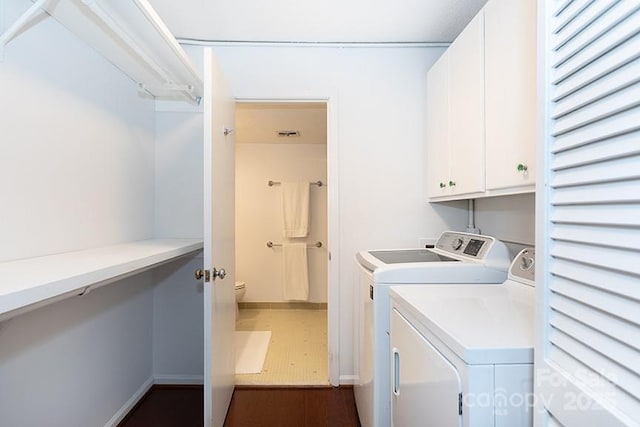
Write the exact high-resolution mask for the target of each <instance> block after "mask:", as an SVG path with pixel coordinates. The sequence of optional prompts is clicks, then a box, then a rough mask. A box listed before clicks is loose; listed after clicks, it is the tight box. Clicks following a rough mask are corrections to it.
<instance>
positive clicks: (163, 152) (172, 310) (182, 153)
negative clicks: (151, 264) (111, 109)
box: [153, 101, 204, 383]
mask: <svg viewBox="0 0 640 427" xmlns="http://www.w3.org/2000/svg"><path fill="white" fill-rule="evenodd" d="M156 105H157V107H158V109H159V110H162V109H163V108H164V109H166V110H172V109H176V108H182V107H183V106H181V105H180V104H175V103H171V102H161V101H158V102H157V103H156ZM193 110H194V111H191V112H185V111H157V112H156V147H155V182H156V190H155V209H154V229H155V235H156V236H157V237H168V238H171V237H192V238H200V239H201V238H202V236H203V219H202V218H203V217H202V213H203V206H204V205H203V197H202V196H203V179H204V177H203V171H204V169H203V147H204V145H203V138H204V136H203V132H204V130H203V122H202V113H201V112H200V111H198V109H193ZM198 268H202V253H200V254H198V255H197V256H195V257H190V258H186V259H184V260H178V261H175V262H173V263H170V264H168V265H166V266H162V267H160V268H157V269H156V270H155V271H154V279H155V282H156V283H157V284H156V286H155V287H154V288H153V302H154V304H153V374H154V377H155V379H156V382H158V383H176V382H177V383H202V381H203V372H204V371H203V370H204V359H203V357H204V329H203V328H204V300H203V290H202V284H201V282H199V281H196V280H195V279H194V277H193V272H194V271H195V270H196V269H198Z"/></svg>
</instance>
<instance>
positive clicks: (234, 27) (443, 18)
mask: <svg viewBox="0 0 640 427" xmlns="http://www.w3.org/2000/svg"><path fill="white" fill-rule="evenodd" d="M486 2H487V0H321V1H300V0H215V1H205V0H180V1H175V0H150V3H151V4H152V6H153V7H154V8H155V9H156V11H157V12H158V14H159V15H160V17H161V18H162V19H163V20H164V21H165V23H166V24H167V25H168V27H169V29H170V30H171V31H172V32H173V34H174V35H175V36H176V37H177V38H191V39H201V40H210V41H257V42H269V41H275V42H326V43H332V42H338V43H339V42H345V43H347V42H348V43H352V42H355V43H358V42H363V43H374V42H398V43H400V42H451V41H452V40H453V39H455V37H456V36H457V35H458V34H459V33H460V32H461V31H462V29H463V28H464V27H465V25H466V24H467V23H468V22H469V21H470V20H471V18H472V17H473V16H474V15H475V14H476V13H477V12H478V10H480V8H482V6H483V5H484V4H485V3H486Z"/></svg>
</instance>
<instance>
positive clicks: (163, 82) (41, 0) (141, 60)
mask: <svg viewBox="0 0 640 427" xmlns="http://www.w3.org/2000/svg"><path fill="white" fill-rule="evenodd" d="M32 1H34V4H33V6H32V7H31V8H30V9H29V10H28V11H26V12H25V13H24V15H23V16H21V17H20V18H19V19H18V20H17V21H16V22H15V23H13V25H11V26H10V27H9V28H8V29H7V30H6V31H5V33H3V34H0V50H1V49H2V48H3V47H4V46H5V45H6V44H8V43H9V42H10V41H11V39H12V38H13V37H14V36H15V35H16V34H17V33H18V32H19V31H20V30H22V29H24V28H28V27H27V25H28V24H29V23H30V22H31V21H32V20H33V19H34V17H35V16H36V15H37V14H39V13H42V10H44V11H46V12H47V13H48V14H49V15H51V16H52V17H53V18H55V19H56V20H57V21H58V22H60V23H61V24H62V25H63V26H65V27H67V29H69V30H70V31H71V32H72V33H74V34H75V35H76V36H78V37H79V38H80V39H82V40H83V41H85V42H86V43H87V44H88V45H90V46H91V47H93V48H94V49H95V50H96V51H98V52H99V53H100V54H102V55H103V56H104V57H105V58H106V59H107V60H108V61H109V62H111V63H112V64H113V65H115V66H116V67H117V68H119V69H120V70H121V71H122V72H123V73H124V74H126V75H127V76H129V77H130V78H131V79H132V80H133V81H135V82H136V83H138V85H139V86H140V88H141V90H143V91H145V92H147V93H149V94H150V95H152V96H154V97H157V98H163V99H182V100H185V101H188V102H190V103H192V104H199V103H200V99H201V98H202V96H203V93H204V84H203V81H202V76H201V75H200V73H199V72H198V71H197V69H196V68H195V66H194V65H193V63H192V62H191V60H190V59H189V57H188V56H187V54H186V53H185V51H184V50H183V49H182V47H181V46H180V45H179V44H178V42H177V41H176V39H175V37H174V36H173V34H172V33H171V31H169V29H168V28H167V26H166V25H165V24H164V22H163V21H162V19H160V17H159V16H158V14H157V13H156V12H155V10H154V9H153V8H152V7H151V5H150V3H149V2H148V0H128V1H108V0H64V1H51V0H32Z"/></svg>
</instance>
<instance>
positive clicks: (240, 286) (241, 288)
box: [235, 282, 247, 319]
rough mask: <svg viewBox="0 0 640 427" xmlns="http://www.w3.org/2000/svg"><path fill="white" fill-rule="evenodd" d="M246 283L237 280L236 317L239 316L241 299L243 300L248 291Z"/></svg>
mask: <svg viewBox="0 0 640 427" xmlns="http://www.w3.org/2000/svg"><path fill="white" fill-rule="evenodd" d="M245 286H246V283H245V282H236V284H235V292H236V319H237V318H238V314H239V313H238V309H239V304H240V300H242V297H243V296H244V293H245V292H246V290H247V289H246V287H245Z"/></svg>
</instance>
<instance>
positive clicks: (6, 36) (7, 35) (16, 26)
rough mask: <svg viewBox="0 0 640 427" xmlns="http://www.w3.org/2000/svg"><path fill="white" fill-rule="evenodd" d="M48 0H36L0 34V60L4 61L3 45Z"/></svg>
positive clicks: (39, 10) (38, 11) (40, 9)
mask: <svg viewBox="0 0 640 427" xmlns="http://www.w3.org/2000/svg"><path fill="white" fill-rule="evenodd" d="M49 1H50V0H38V1H37V2H35V3H34V4H33V5H31V7H30V8H29V9H27V11H26V12H25V13H23V14H22V16H20V17H19V18H18V19H17V20H16V21H15V22H14V23H13V25H11V26H10V27H9V28H7V30H6V31H5V32H4V33H2V34H1V35H0V62H2V61H4V48H5V46H6V45H7V44H8V43H9V42H10V41H11V40H12V39H13V38H14V37H15V36H16V34H18V33H19V32H20V30H21V29H23V28H24V27H25V25H27V24H28V23H29V21H31V19H33V17H34V16H36V14H38V13H40V12H42V11H43V10H42V8H43V7H44V5H45V4H47V3H48V2H49Z"/></svg>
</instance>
